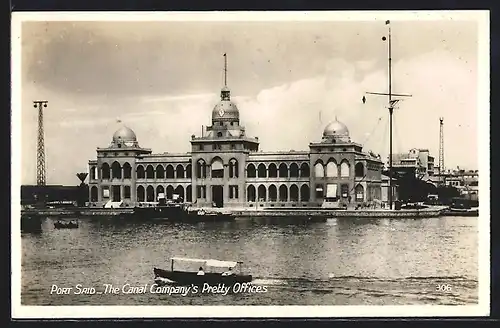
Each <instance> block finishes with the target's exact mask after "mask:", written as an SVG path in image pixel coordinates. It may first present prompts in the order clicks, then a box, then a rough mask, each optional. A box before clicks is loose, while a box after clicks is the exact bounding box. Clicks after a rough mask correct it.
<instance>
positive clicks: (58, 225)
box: [54, 220, 79, 229]
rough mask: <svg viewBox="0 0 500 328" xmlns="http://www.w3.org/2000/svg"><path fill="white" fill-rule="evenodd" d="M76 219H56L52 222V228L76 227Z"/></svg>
mask: <svg viewBox="0 0 500 328" xmlns="http://www.w3.org/2000/svg"><path fill="white" fill-rule="evenodd" d="M78 226H79V225H78V220H76V221H73V220H72V221H69V222H65V221H61V220H58V221H57V222H54V228H55V229H76V228H78Z"/></svg>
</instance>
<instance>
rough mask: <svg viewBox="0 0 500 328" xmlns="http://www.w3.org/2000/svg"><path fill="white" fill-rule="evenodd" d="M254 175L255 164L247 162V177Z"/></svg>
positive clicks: (255, 173)
mask: <svg viewBox="0 0 500 328" xmlns="http://www.w3.org/2000/svg"><path fill="white" fill-rule="evenodd" d="M256 175H257V172H256V170H255V165H253V164H248V166H247V178H255V177H256Z"/></svg>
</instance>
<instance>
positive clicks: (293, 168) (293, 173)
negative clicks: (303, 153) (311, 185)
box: [290, 163, 299, 178]
mask: <svg viewBox="0 0 500 328" xmlns="http://www.w3.org/2000/svg"><path fill="white" fill-rule="evenodd" d="M298 177H299V166H298V165H297V163H292V164H290V178H298Z"/></svg>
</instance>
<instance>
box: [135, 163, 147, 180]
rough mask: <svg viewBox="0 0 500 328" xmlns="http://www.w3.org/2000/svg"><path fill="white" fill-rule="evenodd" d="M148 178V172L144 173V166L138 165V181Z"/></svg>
mask: <svg viewBox="0 0 500 328" xmlns="http://www.w3.org/2000/svg"><path fill="white" fill-rule="evenodd" d="M145 178H146V171H144V166H142V165H138V166H137V179H145Z"/></svg>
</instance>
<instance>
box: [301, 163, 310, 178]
mask: <svg viewBox="0 0 500 328" xmlns="http://www.w3.org/2000/svg"><path fill="white" fill-rule="evenodd" d="M309 173H310V170H309V164H307V163H302V165H300V176H301V177H303V178H309Z"/></svg>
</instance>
